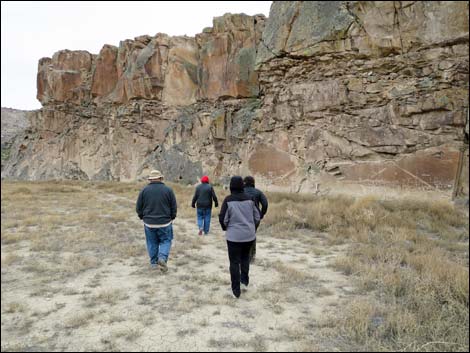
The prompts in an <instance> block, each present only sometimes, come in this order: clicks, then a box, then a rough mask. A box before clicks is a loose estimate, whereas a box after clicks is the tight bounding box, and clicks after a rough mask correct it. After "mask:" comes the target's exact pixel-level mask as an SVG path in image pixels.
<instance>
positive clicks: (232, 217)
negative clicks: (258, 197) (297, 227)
mask: <svg viewBox="0 0 470 353" xmlns="http://www.w3.org/2000/svg"><path fill="white" fill-rule="evenodd" d="M243 187H244V185H243V179H242V177H241V176H234V177H232V179H231V180H230V192H231V195H229V196H227V197H226V198H225V200H224V202H223V204H222V208H221V210H220V214H219V222H220V225H221V226H222V229H223V230H224V231H226V233H225V237H226V239H227V248H228V257H229V261H230V278H231V282H232V293H233V295H234V296H235V297H236V298H239V297H240V293H241V291H240V283H241V284H243V285H244V286H248V283H249V280H250V278H249V271H250V257H249V256H250V249H251V246H252V245H253V241H254V239H255V237H256V234H255V231H256V227H257V226H258V223H259V221H260V213H259V210H258V208H257V207H256V206H255V203H254V201H253V200H252V198H251V196H249V195H247V194H246V193H244V191H243Z"/></svg>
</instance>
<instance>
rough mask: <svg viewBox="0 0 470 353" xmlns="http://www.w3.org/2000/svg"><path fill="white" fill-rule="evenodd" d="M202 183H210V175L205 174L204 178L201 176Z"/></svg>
mask: <svg viewBox="0 0 470 353" xmlns="http://www.w3.org/2000/svg"><path fill="white" fill-rule="evenodd" d="M201 183H209V177H208V176H207V175H204V176H203V177H202V178H201Z"/></svg>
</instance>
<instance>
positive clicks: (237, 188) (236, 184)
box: [230, 175, 244, 193]
mask: <svg viewBox="0 0 470 353" xmlns="http://www.w3.org/2000/svg"><path fill="white" fill-rule="evenodd" d="M243 188H244V185H243V179H242V177H241V176H238V175H236V176H233V177H232V178H231V179H230V192H232V193H240V192H243Z"/></svg>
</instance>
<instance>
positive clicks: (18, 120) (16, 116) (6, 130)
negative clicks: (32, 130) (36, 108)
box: [1, 108, 30, 170]
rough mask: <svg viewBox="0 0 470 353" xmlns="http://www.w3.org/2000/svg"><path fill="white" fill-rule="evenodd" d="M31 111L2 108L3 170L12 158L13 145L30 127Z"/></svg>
mask: <svg viewBox="0 0 470 353" xmlns="http://www.w3.org/2000/svg"><path fill="white" fill-rule="evenodd" d="M29 114H30V112H29V111H26V110H18V109H12V108H2V115H1V122H2V170H3V167H4V165H5V164H6V163H7V162H8V160H9V159H10V152H11V146H12V144H13V143H14V141H15V139H17V138H19V136H20V135H22V134H23V133H24V132H25V131H26V130H27V129H28V127H29V119H28V116H29Z"/></svg>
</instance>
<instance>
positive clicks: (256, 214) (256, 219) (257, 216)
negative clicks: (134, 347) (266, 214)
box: [253, 202, 261, 229]
mask: <svg viewBox="0 0 470 353" xmlns="http://www.w3.org/2000/svg"><path fill="white" fill-rule="evenodd" d="M260 220H261V215H260V212H259V210H258V207H256V205H255V203H254V202H253V221H254V222H255V229H258V226H259V222H260Z"/></svg>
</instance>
